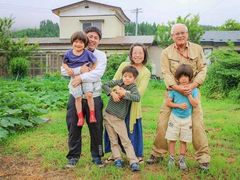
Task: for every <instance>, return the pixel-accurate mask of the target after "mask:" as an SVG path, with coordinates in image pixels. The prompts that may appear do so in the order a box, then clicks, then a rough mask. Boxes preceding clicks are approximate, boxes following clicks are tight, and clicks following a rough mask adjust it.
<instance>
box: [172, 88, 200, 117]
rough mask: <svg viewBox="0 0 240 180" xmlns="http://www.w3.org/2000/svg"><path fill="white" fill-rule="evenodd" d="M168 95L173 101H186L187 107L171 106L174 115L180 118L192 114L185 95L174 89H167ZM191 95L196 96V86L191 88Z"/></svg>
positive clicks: (180, 102)
mask: <svg viewBox="0 0 240 180" xmlns="http://www.w3.org/2000/svg"><path fill="white" fill-rule="evenodd" d="M168 96H169V97H170V98H171V99H172V102H173V103H176V104H182V103H186V104H187V109H180V108H172V112H173V114H174V115H176V116H177V117H180V118H186V117H188V116H190V115H191V114H192V105H191V103H190V101H189V99H188V97H187V96H184V95H182V94H181V93H179V92H178V91H175V90H171V91H169V93H168ZM192 96H193V98H196V97H197V96H198V89H197V88H194V89H193V90H192Z"/></svg>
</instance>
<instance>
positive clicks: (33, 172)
mask: <svg viewBox="0 0 240 180" xmlns="http://www.w3.org/2000/svg"><path fill="white" fill-rule="evenodd" d="M0 179H1V180H2V179H4V180H5V179H6V180H8V179H11V180H15V179H16V180H25V179H26V180H30V179H31V180H33V179H34V180H42V179H44V180H45V179H51V180H55V179H56V180H62V179H64V180H65V179H76V176H75V175H74V172H73V171H72V170H68V169H66V170H51V171H49V170H47V169H45V170H42V169H41V165H40V160H39V161H38V160H27V159H25V158H24V157H10V156H4V157H2V156H1V155H0Z"/></svg>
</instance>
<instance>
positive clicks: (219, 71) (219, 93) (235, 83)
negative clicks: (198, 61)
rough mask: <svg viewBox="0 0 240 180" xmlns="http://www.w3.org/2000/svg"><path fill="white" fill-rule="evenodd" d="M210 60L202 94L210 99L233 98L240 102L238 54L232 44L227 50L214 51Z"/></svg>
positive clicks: (239, 61) (239, 60)
mask: <svg viewBox="0 0 240 180" xmlns="http://www.w3.org/2000/svg"><path fill="white" fill-rule="evenodd" d="M210 60H211V62H212V64H211V65H210V67H209V71H208V76H207V79H206V81H205V83H204V86H203V90H204V93H205V94H206V95H207V96H208V97H210V98H224V97H227V96H229V97H234V98H237V99H235V100H237V101H239V100H240V91H239V89H240V71H239V69H240V54H238V53H237V52H236V51H235V50H234V46H233V44H232V43H229V47H228V48H227V49H222V50H215V51H214V52H213V53H212V54H211V56H210Z"/></svg>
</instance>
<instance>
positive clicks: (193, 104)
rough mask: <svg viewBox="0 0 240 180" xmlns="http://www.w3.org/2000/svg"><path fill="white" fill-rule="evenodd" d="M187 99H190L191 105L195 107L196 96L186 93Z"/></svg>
mask: <svg viewBox="0 0 240 180" xmlns="http://www.w3.org/2000/svg"><path fill="white" fill-rule="evenodd" d="M188 100H189V101H190V103H191V105H192V106H193V107H196V106H197V105H198V97H196V98H194V97H193V96H192V94H189V95H188Z"/></svg>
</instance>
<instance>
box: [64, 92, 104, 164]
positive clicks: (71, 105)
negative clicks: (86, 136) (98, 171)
mask: <svg viewBox="0 0 240 180" xmlns="http://www.w3.org/2000/svg"><path fill="white" fill-rule="evenodd" d="M82 107H83V114H84V116H85V119H86V123H87V125H88V129H89V132H90V137H91V144H90V150H91V155H92V157H93V158H95V157H102V156H103V146H102V141H103V140H102V137H103V115H102V109H103V101H102V99H101V97H100V96H98V97H95V98H94V107H95V116H96V119H97V123H89V114H90V113H89V108H88V104H87V100H86V99H82ZM66 121H67V128H68V148H69V152H68V154H67V158H68V159H71V158H80V155H81V151H82V127H79V126H77V121H78V116H77V111H76V107H75V98H74V97H73V96H72V95H70V97H69V100H68V106H67V116H66Z"/></svg>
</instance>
